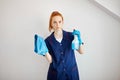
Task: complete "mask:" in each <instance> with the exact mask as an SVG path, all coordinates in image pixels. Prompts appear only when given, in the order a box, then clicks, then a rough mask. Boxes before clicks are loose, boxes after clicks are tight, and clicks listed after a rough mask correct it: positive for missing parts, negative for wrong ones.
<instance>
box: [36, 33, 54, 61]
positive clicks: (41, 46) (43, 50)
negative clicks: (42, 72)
mask: <svg viewBox="0 0 120 80" xmlns="http://www.w3.org/2000/svg"><path fill="white" fill-rule="evenodd" d="M34 51H35V52H36V53H37V54H39V55H43V56H45V57H46V59H47V61H48V62H49V63H51V62H52V57H51V55H50V54H49V53H48V48H47V46H46V43H45V41H44V39H43V38H42V37H40V36H38V35H37V34H36V35H35V36H34Z"/></svg>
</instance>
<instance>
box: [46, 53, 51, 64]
mask: <svg viewBox="0 0 120 80" xmlns="http://www.w3.org/2000/svg"><path fill="white" fill-rule="evenodd" d="M45 57H46V59H47V61H48V62H49V63H52V57H51V55H50V54H49V53H48V52H47V53H46V55H45Z"/></svg>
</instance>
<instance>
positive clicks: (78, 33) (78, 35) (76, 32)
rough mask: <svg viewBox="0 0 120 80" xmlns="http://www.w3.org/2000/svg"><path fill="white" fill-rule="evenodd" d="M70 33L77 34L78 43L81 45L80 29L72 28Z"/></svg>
mask: <svg viewBox="0 0 120 80" xmlns="http://www.w3.org/2000/svg"><path fill="white" fill-rule="evenodd" d="M72 34H73V35H77V37H78V40H79V45H81V44H82V43H83V42H82V40H81V36H80V31H78V30H75V29H74V30H73V32H72Z"/></svg>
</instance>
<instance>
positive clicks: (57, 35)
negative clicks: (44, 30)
mask: <svg viewBox="0 0 120 80" xmlns="http://www.w3.org/2000/svg"><path fill="white" fill-rule="evenodd" d="M54 36H55V37H56V38H62V36H63V32H62V30H57V31H55V32H54Z"/></svg>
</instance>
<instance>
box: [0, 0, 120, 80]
mask: <svg viewBox="0 0 120 80" xmlns="http://www.w3.org/2000/svg"><path fill="white" fill-rule="evenodd" d="M54 10H57V11H59V12H61V13H62V14H63V16H64V27H63V28H64V30H66V31H70V32H71V31H72V30H73V29H74V28H75V29H78V30H80V31H81V37H82V39H83V41H84V43H85V46H84V50H85V54H83V55H80V54H79V53H77V52H76V51H75V55H76V60H77V64H78V68H79V73H80V78H81V80H120V22H119V21H117V20H116V19H115V18H113V17H112V16H110V15H108V14H107V13H105V12H104V11H102V10H101V9H100V8H98V7H96V6H95V5H94V4H93V3H91V2H90V1H89V0H54V1H53V0H0V80H46V77H47V71H48V67H49V63H48V62H47V60H46V59H45V58H44V57H43V56H40V55H37V54H36V53H34V34H39V35H40V36H42V37H43V38H46V37H47V36H48V35H50V34H51V33H50V32H49V31H48V26H49V17H50V14H51V12H52V11H54Z"/></svg>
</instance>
